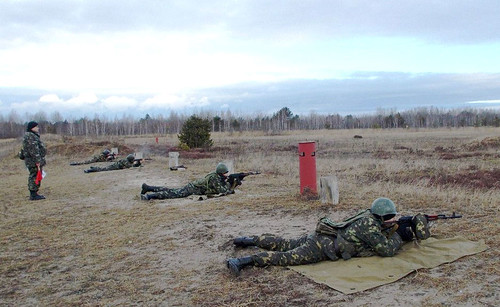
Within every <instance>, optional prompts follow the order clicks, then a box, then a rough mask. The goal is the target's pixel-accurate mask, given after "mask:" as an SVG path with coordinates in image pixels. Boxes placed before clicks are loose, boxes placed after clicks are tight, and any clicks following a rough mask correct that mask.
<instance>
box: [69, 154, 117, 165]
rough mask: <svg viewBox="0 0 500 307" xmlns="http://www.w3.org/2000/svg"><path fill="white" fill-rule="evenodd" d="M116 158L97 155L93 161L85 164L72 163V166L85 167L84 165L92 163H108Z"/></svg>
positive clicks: (84, 162)
mask: <svg viewBox="0 0 500 307" xmlns="http://www.w3.org/2000/svg"><path fill="white" fill-rule="evenodd" d="M114 159H115V157H114V156H113V155H109V156H108V155H105V154H103V153H101V154H100V155H95V156H93V157H92V159H90V160H87V161H83V162H72V163H70V164H71V165H83V164H91V163H96V162H108V161H112V160H114Z"/></svg>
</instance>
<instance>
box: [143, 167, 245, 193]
mask: <svg viewBox="0 0 500 307" xmlns="http://www.w3.org/2000/svg"><path fill="white" fill-rule="evenodd" d="M228 174H229V169H228V168H227V166H226V165H225V164H224V163H219V164H217V167H216V168H215V172H212V173H210V174H208V175H206V176H205V177H203V178H200V179H197V180H195V181H193V182H190V183H188V184H187V185H186V186H184V187H182V188H177V189H175V188H167V187H157V186H150V185H147V184H145V183H143V184H142V190H141V199H142V200H150V199H166V198H182V197H188V196H189V195H216V194H222V195H226V194H232V193H234V190H233V189H232V187H231V185H230V183H229V182H228V180H227V179H228ZM240 184H241V182H240ZM147 192H154V193H150V194H146V193H147Z"/></svg>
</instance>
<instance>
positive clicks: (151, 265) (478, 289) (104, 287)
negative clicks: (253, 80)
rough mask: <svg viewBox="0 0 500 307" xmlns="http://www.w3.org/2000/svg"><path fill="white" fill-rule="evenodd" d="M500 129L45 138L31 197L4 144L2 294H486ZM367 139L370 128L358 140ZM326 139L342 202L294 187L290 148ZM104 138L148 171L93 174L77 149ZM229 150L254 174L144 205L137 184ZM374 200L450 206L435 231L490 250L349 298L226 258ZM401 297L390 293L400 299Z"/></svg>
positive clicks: (327, 164)
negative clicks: (35, 197)
mask: <svg viewBox="0 0 500 307" xmlns="http://www.w3.org/2000/svg"><path fill="white" fill-rule="evenodd" d="M499 132H500V130H499V129H487V128H479V129H456V130H448V129H442V130H388V131H385V130H342V131H332V130H329V131H326V130H325V131H310V132H300V133H299V132H293V133H282V134H279V135H272V136H271V135H266V134H264V133H241V134H240V133H234V134H214V135H213V139H214V143H215V147H214V149H213V150H211V151H191V152H188V153H187V152H181V156H180V163H181V164H184V165H185V166H187V170H185V171H177V172H172V171H169V170H168V159H167V158H166V154H167V152H168V151H170V150H175V148H176V146H177V140H176V139H175V136H167V137H161V138H160V140H159V144H156V143H155V141H154V136H149V137H140V138H139V137H135V138H131V137H129V138H127V137H123V138H109V139H98V140H96V139H90V138H89V139H77V138H61V137H58V136H45V135H42V139H43V140H44V141H45V142H46V143H47V145H48V148H49V155H48V165H47V167H46V171H47V173H48V176H47V178H45V179H44V181H43V183H42V189H41V192H42V193H43V194H44V195H45V196H47V200H44V201H38V202H30V201H28V193H27V189H26V180H27V172H26V170H25V169H24V166H23V165H22V162H21V161H20V160H18V159H16V158H15V154H16V152H17V150H18V147H19V146H20V140H1V142H0V145H1V149H0V159H1V162H2V165H3V167H2V181H1V182H0V199H1V200H2V202H1V206H0V232H1V234H2V235H1V237H0V302H1V303H0V305H7V306H17V305H51V306H54V305H55V306H71V305H75V306H76V305H78V306H80V305H88V306H95V305H167V306H189V305H198V306H323V305H342V306H344V305H345V306H352V305H357V306H363V305H366V306H368V305H371V304H372V303H373V302H374V301H378V302H381V303H380V304H381V305H393V306H395V305H398V306H399V305H426V306H437V305H474V306H477V305H483V306H494V305H495V304H496V303H495V302H498V301H499V299H500V297H499V293H500V291H499V290H500V289H499V286H498V285H499V281H500V278H499V269H498V268H499V267H500V266H499V263H498V259H500V252H499V245H500V243H498V242H500V235H499V234H498V233H499V231H498V230H499V225H500V218H499V217H498V209H499V206H500V203H499V201H498V199H500V188H499V185H498V182H499V178H498V173H499V169H500V156H499V152H500V138H499V137H498V135H499ZM354 135H361V136H362V138H361V139H360V138H354ZM300 141H316V142H317V167H318V176H328V175H336V176H337V178H338V179H339V188H340V204H338V205H336V206H331V205H326V204H321V203H320V202H319V201H318V200H317V199H311V198H307V197H302V196H301V195H299V180H298V176H299V173H298V154H297V149H298V147H297V144H298V142H300ZM104 147H108V148H110V147H119V148H120V152H121V153H122V154H124V155H126V154H127V153H129V152H133V151H143V152H145V153H146V154H148V155H149V156H150V157H151V158H152V159H153V160H151V161H146V164H145V166H144V167H142V168H139V169H129V170H122V171H114V172H105V173H95V174H84V173H83V172H82V170H83V169H84V168H86V167H85V166H81V167H80V166H78V167H70V166H69V165H68V162H69V161H73V160H76V159H81V158H86V157H88V156H91V155H92V154H95V153H97V152H99V151H100V150H102V149H103V148H104ZM221 160H231V161H233V162H234V167H235V170H236V171H244V170H259V171H261V172H262V174H261V175H258V176H251V177H247V178H246V179H245V181H244V184H243V185H242V186H241V187H240V190H239V191H238V192H237V193H236V194H234V195H230V196H228V197H223V198H217V199H210V200H206V201H203V202H199V201H196V200H193V199H181V200H171V201H151V202H144V201H141V200H140V199H139V196H138V194H139V191H140V185H141V183H142V182H148V183H150V184H154V185H169V186H181V185H183V184H184V183H186V182H188V181H189V180H192V179H195V178H197V177H199V176H201V175H203V174H205V173H208V172H210V171H212V169H213V168H214V167H215V165H216V163H217V162H218V161H221ZM379 196H388V197H390V198H392V199H393V200H395V201H396V203H397V206H398V209H399V211H400V212H401V213H402V214H405V215H406V214H413V213H416V212H422V211H423V212H426V213H448V214H449V213H451V212H452V211H457V212H459V213H461V214H463V215H464V218H462V219H456V220H450V221H439V222H437V223H435V224H434V227H433V230H432V232H433V234H435V235H440V236H454V235H456V234H460V235H462V236H464V237H466V238H469V239H471V240H480V239H483V240H485V241H486V243H487V244H488V245H489V246H490V249H488V250H487V251H486V252H483V253H480V254H478V255H474V256H471V257H465V258H462V259H460V260H458V261H455V262H453V263H450V264H445V265H442V266H440V267H438V268H435V269H430V270H419V271H418V272H415V273H413V274H410V275H409V276H407V277H405V278H403V279H402V280H400V281H398V282H396V283H393V284H390V285H385V286H383V287H379V288H377V289H374V290H369V291H365V292H362V293H357V294H352V295H344V294H341V293H339V292H337V291H335V290H332V289H330V288H328V287H326V286H323V285H318V284H315V283H313V282H312V281H310V280H308V279H307V278H305V277H303V276H301V275H299V274H297V273H295V272H292V271H289V270H286V269H283V268H277V267H272V268H265V269H262V268H252V269H248V270H245V271H243V273H242V275H241V276H240V277H238V278H234V277H232V276H231V275H230V274H229V273H228V271H227V269H226V268H225V266H224V260H225V259H226V258H228V257H232V256H240V255H245V254H247V253H249V252H250V251H245V250H241V249H234V248H233V246H232V244H231V239H232V238H233V237H234V236H237V235H244V234H260V233H263V232H271V233H278V234H282V235H285V236H296V235H300V234H304V233H307V232H310V231H312V230H313V229H314V226H315V223H316V221H317V219H318V218H319V217H321V216H324V215H330V216H332V217H333V218H337V219H340V218H343V217H346V216H348V215H350V214H352V213H353V212H355V211H357V210H358V209H361V208H365V207H366V206H368V205H369V204H370V203H371V201H372V200H373V199H374V198H376V197H379ZM396 293H397V296H395V295H396Z"/></svg>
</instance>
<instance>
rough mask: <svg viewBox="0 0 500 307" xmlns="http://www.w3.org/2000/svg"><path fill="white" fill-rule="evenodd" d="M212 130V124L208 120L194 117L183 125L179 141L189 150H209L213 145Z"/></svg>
mask: <svg viewBox="0 0 500 307" xmlns="http://www.w3.org/2000/svg"><path fill="white" fill-rule="evenodd" d="M210 129H211V123H210V121H209V120H208V119H201V118H199V117H197V116H196V115H193V116H191V117H190V118H188V120H186V122H185V123H184V124H183V125H182V128H181V133H180V134H179V141H180V142H181V143H183V144H186V145H187V146H188V147H189V148H209V147H211V146H212V145H213V141H212V140H211V139H210Z"/></svg>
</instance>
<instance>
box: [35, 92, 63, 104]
mask: <svg viewBox="0 0 500 307" xmlns="http://www.w3.org/2000/svg"><path fill="white" fill-rule="evenodd" d="M39 101H40V102H49V103H58V102H62V99H61V98H59V96H57V95H56V94H48V95H43V96H42V97H40V99H39Z"/></svg>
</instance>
